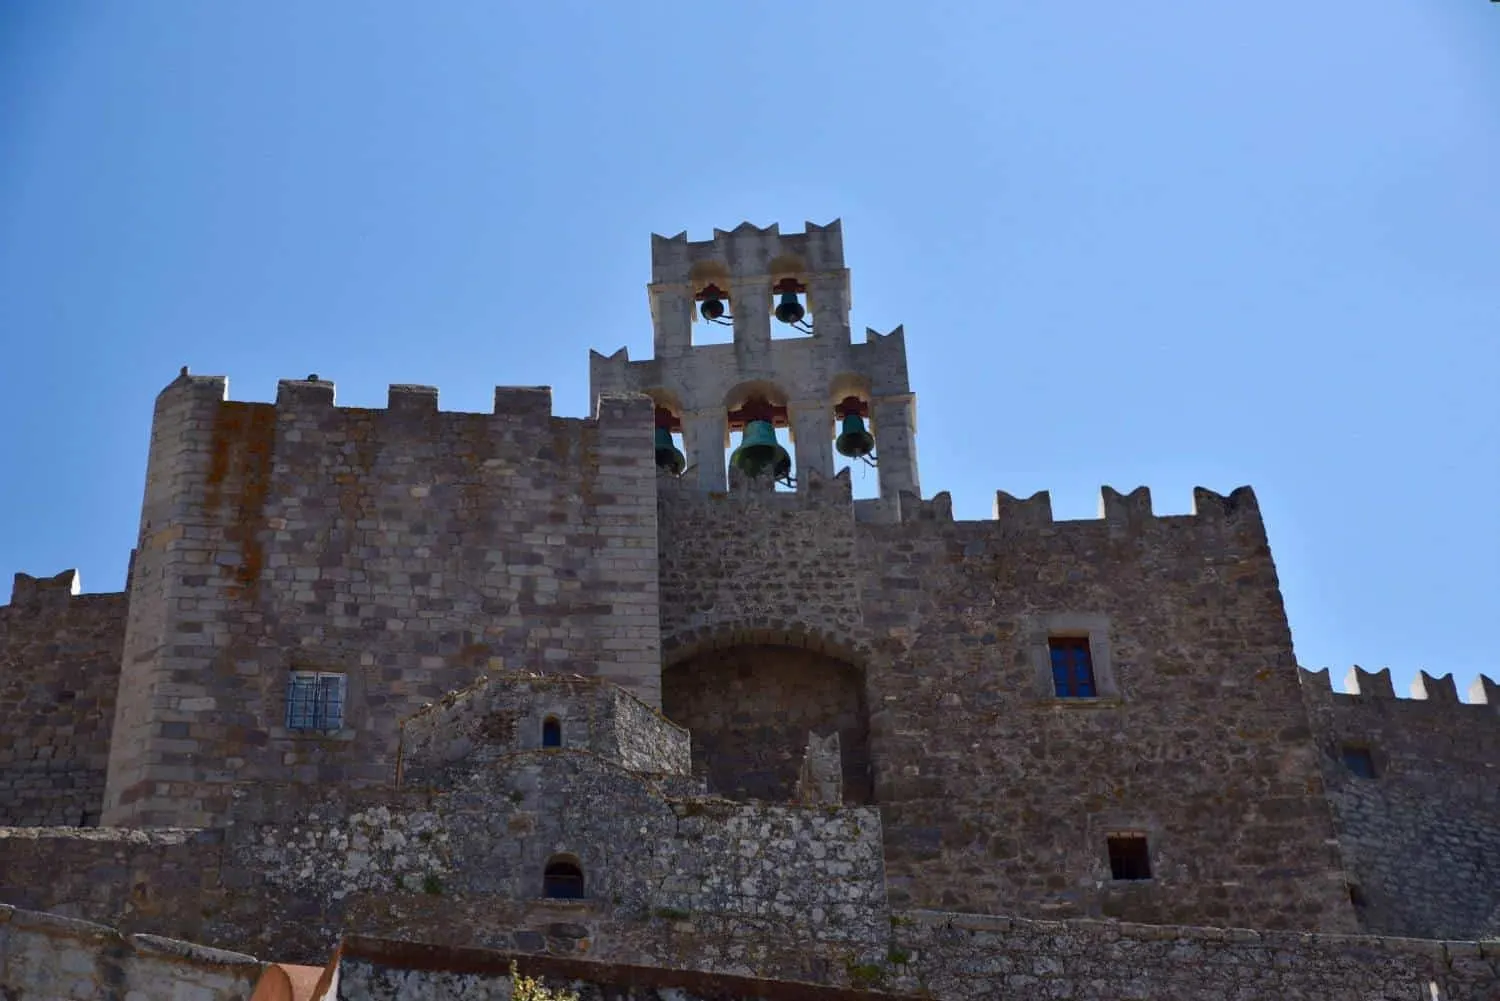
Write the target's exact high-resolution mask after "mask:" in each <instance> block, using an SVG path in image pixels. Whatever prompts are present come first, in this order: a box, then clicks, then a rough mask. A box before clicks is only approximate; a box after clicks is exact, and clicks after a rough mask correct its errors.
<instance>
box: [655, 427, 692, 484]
mask: <svg viewBox="0 0 1500 1001" xmlns="http://www.w3.org/2000/svg"><path fill="white" fill-rule="evenodd" d="M656 468H657V469H665V470H666V471H667V472H669V473H671V474H672V475H673V476H681V475H682V471H683V470H684V469H686V468H687V456H685V455H683V454H682V452H681V451H680V450H679V449H678V448H677V446H676V445H675V444H673V442H672V432H671V431H668V430H667V429H666V428H657V429H656Z"/></svg>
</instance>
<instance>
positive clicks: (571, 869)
mask: <svg viewBox="0 0 1500 1001" xmlns="http://www.w3.org/2000/svg"><path fill="white" fill-rule="evenodd" d="M542 896H544V897H547V898H549V899H552V900H582V899H583V868H582V867H581V866H580V865H579V864H578V860H577V859H576V858H574V857H573V856H571V855H554V856H552V857H551V858H550V859H548V860H547V868H546V869H545V870H543V872H542Z"/></svg>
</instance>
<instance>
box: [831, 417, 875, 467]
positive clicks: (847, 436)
mask: <svg viewBox="0 0 1500 1001" xmlns="http://www.w3.org/2000/svg"><path fill="white" fill-rule="evenodd" d="M833 447H834V448H836V449H838V450H839V454H840V455H846V456H848V457H849V458H851V459H859V458H863V457H864V456H866V455H869V454H870V453H871V452H873V451H875V436H874V435H872V434H871V433H870V432H869V431H867V430H865V421H864V418H863V417H861V416H859V414H845V415H844V420H843V429H842V430H841V431H839V436H838V438H837V439H835V440H834V443H833Z"/></svg>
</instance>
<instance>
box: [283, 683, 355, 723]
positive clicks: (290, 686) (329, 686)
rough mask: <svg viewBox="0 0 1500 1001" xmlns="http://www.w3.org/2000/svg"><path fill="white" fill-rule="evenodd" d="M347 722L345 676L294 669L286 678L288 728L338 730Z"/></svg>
mask: <svg viewBox="0 0 1500 1001" xmlns="http://www.w3.org/2000/svg"><path fill="white" fill-rule="evenodd" d="M343 725H344V676H343V675H342V674H327V673H324V672H315V671H293V672H292V675H291V677H290V678H289V679H287V688H286V728H287V729H288V730H338V729H342V728H343Z"/></svg>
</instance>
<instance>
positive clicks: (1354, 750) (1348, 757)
mask: <svg viewBox="0 0 1500 1001" xmlns="http://www.w3.org/2000/svg"><path fill="white" fill-rule="evenodd" d="M1344 767H1345V768H1347V769H1349V770H1350V771H1351V772H1353V773H1354V774H1355V775H1358V776H1359V777H1360V778H1362V779H1373V778H1374V777H1375V756H1374V755H1372V754H1371V753H1370V749H1369V748H1368V747H1354V746H1352V745H1345V747H1344Z"/></svg>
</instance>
